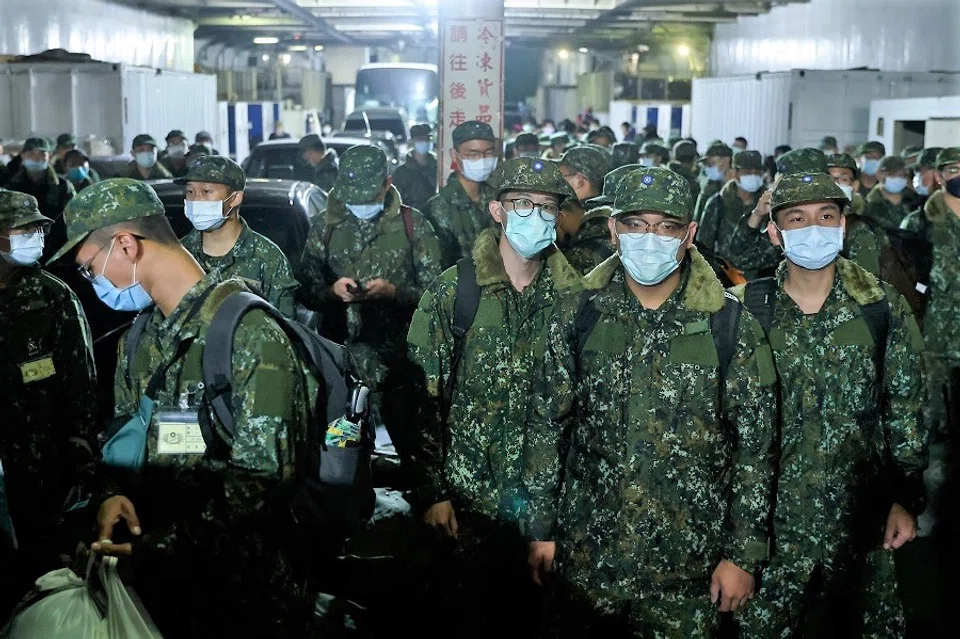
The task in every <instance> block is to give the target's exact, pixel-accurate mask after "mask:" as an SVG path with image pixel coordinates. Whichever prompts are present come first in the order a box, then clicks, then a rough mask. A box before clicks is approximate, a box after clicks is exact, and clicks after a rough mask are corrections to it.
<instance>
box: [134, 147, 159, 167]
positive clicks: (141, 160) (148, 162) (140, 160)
mask: <svg viewBox="0 0 960 639" xmlns="http://www.w3.org/2000/svg"><path fill="white" fill-rule="evenodd" d="M134 157H135V158H136V160H137V164H138V165H140V166H142V167H143V168H145V169H152V168H153V165H155V164H156V163H157V152H156V150H154V151H141V152H140V153H137V154H136V155H135V156H134Z"/></svg>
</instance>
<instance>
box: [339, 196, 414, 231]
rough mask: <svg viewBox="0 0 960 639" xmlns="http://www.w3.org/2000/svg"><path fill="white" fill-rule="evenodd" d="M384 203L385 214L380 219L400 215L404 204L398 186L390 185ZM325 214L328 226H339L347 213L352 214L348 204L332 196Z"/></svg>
mask: <svg viewBox="0 0 960 639" xmlns="http://www.w3.org/2000/svg"><path fill="white" fill-rule="evenodd" d="M383 203H384V204H383V214H382V216H381V218H380V219H384V218H388V217H394V216H397V215H400V205H401V204H403V201H402V200H401V199H400V191H398V190H397V189H396V187H394V186H391V187H390V190H389V191H387V195H386V197H385V198H384V199H383ZM325 215H326V224H327V225H328V226H337V225H338V224H340V223H341V222H343V221H344V220H345V219H346V217H347V215H350V212H349V211H348V210H347V205H346V204H344V203H343V202H341V201H340V200H338V199H337V198H335V197H331V198H328V199H327V211H326V213H325Z"/></svg>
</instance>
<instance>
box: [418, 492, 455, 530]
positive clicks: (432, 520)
mask: <svg viewBox="0 0 960 639" xmlns="http://www.w3.org/2000/svg"><path fill="white" fill-rule="evenodd" d="M423 521H424V523H425V524H427V525H428V526H431V527H432V528H433V529H434V530H436V531H437V532H438V533H441V534H443V535H446V536H447V537H453V538H454V539H456V537H457V533H458V532H459V531H460V527H459V526H458V525H457V515H456V513H454V512H453V503H452V502H450V501H449V500H447V501H441V502H440V503H439V504H434V505H433V506H430V508H429V509H428V510H427V512H425V513H424V514H423Z"/></svg>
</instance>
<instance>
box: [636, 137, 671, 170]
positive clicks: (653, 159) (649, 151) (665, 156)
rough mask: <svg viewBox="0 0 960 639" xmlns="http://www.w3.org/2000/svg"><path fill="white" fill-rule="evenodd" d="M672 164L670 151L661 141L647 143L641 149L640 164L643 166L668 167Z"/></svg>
mask: <svg viewBox="0 0 960 639" xmlns="http://www.w3.org/2000/svg"><path fill="white" fill-rule="evenodd" d="M668 162H670V149H668V148H667V147H665V146H663V145H662V144H661V143H660V142H659V141H656V142H646V143H644V145H643V146H642V147H641V148H640V162H639V163H640V164H642V165H643V166H666V165H667V163H668Z"/></svg>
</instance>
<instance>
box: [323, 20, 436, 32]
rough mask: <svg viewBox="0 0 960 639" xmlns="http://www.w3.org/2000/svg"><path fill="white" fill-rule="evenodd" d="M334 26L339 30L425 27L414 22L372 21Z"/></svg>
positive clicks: (388, 29) (412, 28)
mask: <svg viewBox="0 0 960 639" xmlns="http://www.w3.org/2000/svg"><path fill="white" fill-rule="evenodd" d="M333 28H334V29H336V30H337V31H423V27H422V26H421V25H419V24H413V23H403V22H399V23H380V24H377V23H375V22H371V23H368V24H347V23H343V24H335V25H333Z"/></svg>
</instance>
